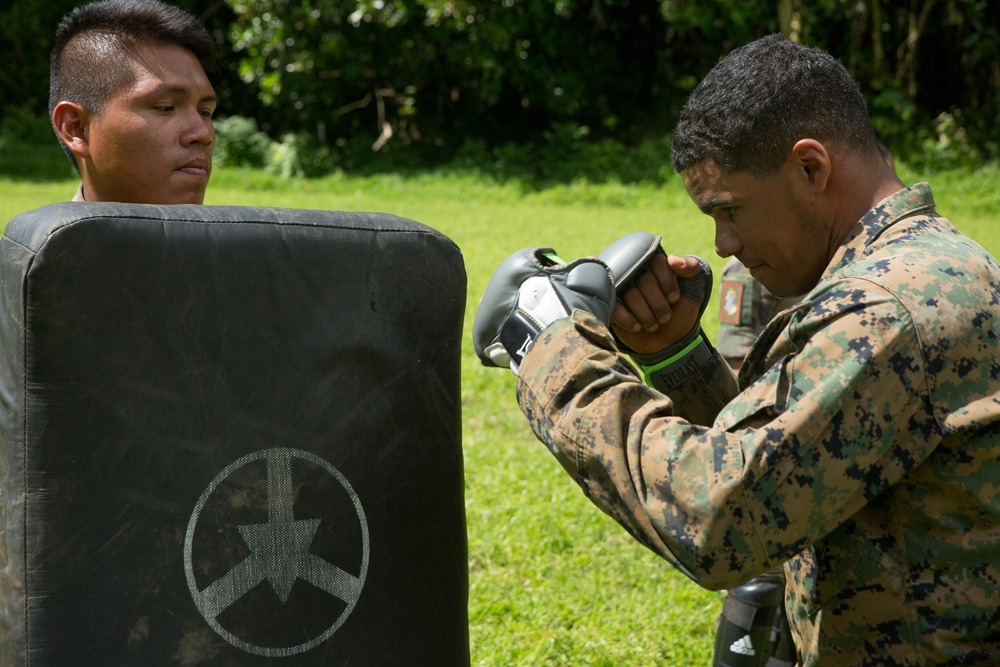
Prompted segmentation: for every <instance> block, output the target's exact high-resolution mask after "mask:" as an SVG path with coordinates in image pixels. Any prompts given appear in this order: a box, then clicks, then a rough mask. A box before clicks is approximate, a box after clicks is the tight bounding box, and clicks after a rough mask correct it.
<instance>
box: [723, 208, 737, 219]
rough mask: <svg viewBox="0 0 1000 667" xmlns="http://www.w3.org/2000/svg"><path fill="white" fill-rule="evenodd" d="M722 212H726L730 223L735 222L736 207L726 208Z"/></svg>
mask: <svg viewBox="0 0 1000 667" xmlns="http://www.w3.org/2000/svg"><path fill="white" fill-rule="evenodd" d="M722 210H723V211H725V212H726V215H727V216H729V221H730V222H735V220H734V216H735V215H736V207H735V206H729V207H728V208H724V209H722Z"/></svg>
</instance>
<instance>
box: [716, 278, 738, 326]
mask: <svg viewBox="0 0 1000 667" xmlns="http://www.w3.org/2000/svg"><path fill="white" fill-rule="evenodd" d="M742 310H743V283H736V282H729V281H728V280H724V281H722V300H721V302H720V304H719V321H720V322H726V323H728V324H739V323H740V312H741V311H742Z"/></svg>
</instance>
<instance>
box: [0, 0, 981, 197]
mask: <svg viewBox="0 0 1000 667" xmlns="http://www.w3.org/2000/svg"><path fill="white" fill-rule="evenodd" d="M79 4H84V3H83V0H16V1H15V2H11V3H5V4H4V8H3V9H0V52H2V53H4V54H5V56H6V57H5V64H4V67H3V68H0V141H3V142H4V143H5V145H4V146H3V148H4V150H3V151H2V152H3V153H4V154H5V157H4V158H2V163H0V173H4V172H5V173H8V174H9V175H14V176H17V175H20V176H22V177H25V176H27V177H41V176H44V175H45V174H47V173H48V172H49V171H51V170H52V169H53V168H55V169H57V170H58V171H59V175H60V176H65V172H64V169H65V168H67V167H68V165H66V164H64V163H62V162H59V158H58V152H57V151H55V150H45V151H39V150H38V149H37V147H38V146H48V147H49V148H54V139H53V138H52V135H51V132H50V131H49V130H48V128H47V125H46V121H45V115H46V113H45V109H46V98H47V94H48V54H49V50H50V48H51V41H52V34H53V32H54V30H55V26H56V25H57V24H58V22H59V19H60V18H61V16H63V15H64V14H65V13H66V12H67V11H69V10H70V9H72V8H73V7H75V6H77V5H79ZM176 4H178V5H180V6H182V7H184V8H186V9H188V10H190V11H192V12H193V13H194V14H196V15H197V16H199V17H200V18H201V20H202V21H203V23H204V24H205V25H206V26H207V27H208V28H209V29H210V30H211V32H212V34H213V35H214V36H215V38H216V41H217V43H218V48H219V53H220V56H221V62H222V68H221V71H220V72H219V73H218V75H217V76H216V77H215V84H216V88H217V90H218V92H219V94H220V97H221V105H220V110H219V119H220V121H222V120H224V119H226V117H232V116H238V117H240V118H242V119H248V120H249V121H252V122H250V123H247V122H244V121H241V120H235V121H233V122H231V123H229V124H226V123H225V122H223V123H222V124H221V127H220V149H222V150H221V151H220V156H219V158H220V162H222V163H224V164H231V165H247V166H270V167H271V168H272V169H273V170H274V171H276V172H278V173H284V174H286V175H295V174H297V175H319V174H322V173H325V172H329V171H333V170H337V169H341V170H345V171H354V172H366V171H367V172H371V171H375V170H387V169H392V170H396V171H400V170H408V169H423V168H427V167H440V166H442V165H449V166H457V167H460V168H463V169H474V170H477V171H480V172H482V173H485V174H490V175H494V176H498V177H512V178H517V179H519V180H523V181H527V182H554V181H555V182H560V181H571V180H574V179H587V180H590V181H605V180H619V181H623V182H636V181H654V182H655V181H661V180H663V179H665V178H667V177H668V176H669V167H668V159H669V150H668V146H669V131H670V128H671V127H672V125H673V122H674V119H675V117H676V113H677V111H678V109H679V108H680V106H681V105H682V104H683V102H684V100H685V98H686V96H687V94H688V93H689V92H690V90H691V89H692V88H693V87H694V85H695V84H696V83H697V81H698V80H699V79H700V78H701V77H702V76H703V75H704V74H705V73H706V72H707V71H708V70H709V69H710V68H711V67H712V65H713V64H714V63H715V62H716V60H717V59H718V58H719V56H721V55H722V54H724V53H726V52H727V51H728V50H730V49H732V48H734V47H735V46H738V45H740V44H743V43H746V42H748V41H750V40H752V39H755V38H757V37H760V36H762V35H765V34H768V33H771V32H778V31H781V32H784V33H785V34H787V35H790V36H791V37H792V38H793V39H797V40H798V41H801V42H804V43H807V44H811V45H814V46H819V47H822V48H824V49H827V50H828V51H830V52H831V53H832V54H833V55H834V56H836V57H837V58H838V59H840V60H841V62H843V63H844V65H845V66H846V67H847V68H848V69H849V70H850V71H851V72H852V74H853V75H854V76H855V77H856V79H857V80H858V82H859V83H860V84H861V87H862V90H863V91H864V92H865V94H866V96H867V100H868V104H869V108H870V110H871V114H872V117H873V119H874V122H875V125H876V130H877V131H878V133H879V135H880V137H881V138H882V140H883V141H884V142H885V143H886V144H888V145H889V147H890V148H891V149H892V150H893V152H894V153H895V154H896V155H897V156H898V157H899V158H901V159H902V160H904V161H907V162H908V163H910V164H913V165H916V166H920V167H921V168H926V169H933V168H945V167H954V166H957V165H967V166H974V165H978V164H981V163H983V162H987V161H992V160H996V159H997V157H998V155H1000V124H998V123H997V122H996V121H997V118H998V116H1000V59H998V58H997V53H998V51H1000V3H998V2H990V1H988V0H812V1H810V2H805V0H778V1H775V0H767V1H765V0H658V1H655V0H363V1H358V0H176ZM257 132H262V133H264V134H263V135H261V134H257ZM227 141H228V142H229V144H228V146H227V144H226V142H227ZM53 156H55V160H53V159H52V158H53ZM53 164H55V165H57V166H55V167H53Z"/></svg>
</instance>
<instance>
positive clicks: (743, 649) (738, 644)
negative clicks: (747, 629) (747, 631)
mask: <svg viewBox="0 0 1000 667" xmlns="http://www.w3.org/2000/svg"><path fill="white" fill-rule="evenodd" d="M729 650H730V651H732V652H733V653H739V654H740V655H756V653H757V652H756V651H754V650H753V643H752V642H751V641H750V635H743V636H742V637H740V638H739V639H737V640H736V641H734V642H733V643H732V644H730V645H729Z"/></svg>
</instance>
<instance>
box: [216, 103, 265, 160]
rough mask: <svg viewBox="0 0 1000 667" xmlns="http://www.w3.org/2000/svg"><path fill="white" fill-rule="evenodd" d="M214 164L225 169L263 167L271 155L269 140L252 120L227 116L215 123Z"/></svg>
mask: <svg viewBox="0 0 1000 667" xmlns="http://www.w3.org/2000/svg"><path fill="white" fill-rule="evenodd" d="M214 124H215V157H214V158H213V160H214V162H215V164H217V165H219V166H226V167H256V168H260V167H264V166H265V165H267V162H268V159H269V158H270V155H271V139H270V138H269V137H268V136H267V135H266V134H264V133H263V132H261V131H260V130H259V129H257V123H256V122H255V121H254V120H253V119H252V118H244V117H243V116H228V117H226V118H220V119H218V120H216V121H215V123H214Z"/></svg>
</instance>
